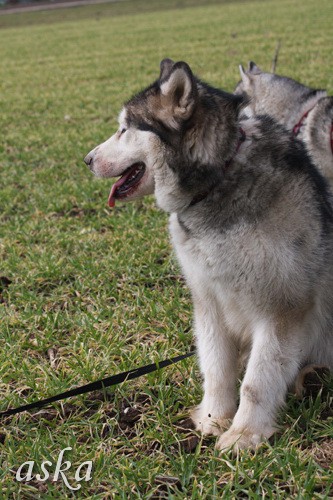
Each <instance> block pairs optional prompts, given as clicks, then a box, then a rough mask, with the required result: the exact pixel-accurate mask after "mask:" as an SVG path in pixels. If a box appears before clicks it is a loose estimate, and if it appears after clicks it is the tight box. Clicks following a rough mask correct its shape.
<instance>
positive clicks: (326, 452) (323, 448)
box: [309, 438, 333, 469]
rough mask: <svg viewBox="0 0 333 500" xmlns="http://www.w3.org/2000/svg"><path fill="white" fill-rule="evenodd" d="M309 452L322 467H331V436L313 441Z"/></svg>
mask: <svg viewBox="0 0 333 500" xmlns="http://www.w3.org/2000/svg"><path fill="white" fill-rule="evenodd" d="M309 451H310V454H311V455H312V457H313V458H314V459H315V461H316V462H317V464H319V465H320V466H321V467H323V469H332V464H333V438H329V439H325V440H324V441H321V442H320V443H313V445H312V446H311V448H310V450H309Z"/></svg>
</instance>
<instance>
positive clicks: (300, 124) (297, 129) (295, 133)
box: [292, 107, 313, 137]
mask: <svg viewBox="0 0 333 500" xmlns="http://www.w3.org/2000/svg"><path fill="white" fill-rule="evenodd" d="M312 110H313V107H312V108H310V109H308V110H307V111H306V112H305V113H304V115H302V117H301V119H300V121H299V122H297V123H296V125H295V126H294V128H293V132H292V135H293V137H297V136H298V134H299V133H300V131H301V128H302V127H303V125H304V122H305V120H306V119H307V117H308V114H309V113H310V111H312Z"/></svg>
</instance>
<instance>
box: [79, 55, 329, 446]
mask: <svg viewBox="0 0 333 500" xmlns="http://www.w3.org/2000/svg"><path fill="white" fill-rule="evenodd" d="M242 106H243V98H242V97H241V96H237V95H233V94H228V93H226V92H223V91H222V90H218V89H215V88H212V87H210V86H209V85H207V84H206V83H203V82H201V81H200V80H199V79H198V78H196V77H195V76H194V75H193V74H192V71H191V69H190V67H189V66H188V65H187V64H186V63H185V62H177V63H174V62H173V61H171V60H170V59H166V60H164V61H162V63H161V72H160V76H159V78H158V80H156V81H155V82H154V83H153V84H152V85H150V86H149V87H148V88H146V89H145V90H143V91H142V92H140V93H139V94H137V95H136V96H135V97H133V98H132V99H130V100H129V101H128V102H127V103H126V104H125V106H124V108H123V110H122V112H121V113H120V118H119V129H118V131H117V132H116V133H115V134H114V135H113V136H112V137H111V138H110V139H108V140H107V141H106V142H104V143H103V144H100V145H99V146H97V147H96V148H95V149H93V150H92V151H91V152H90V153H89V154H88V155H87V157H86V158H85V162H86V163H87V164H88V165H89V167H90V169H91V170H92V171H93V172H94V173H95V174H96V175H97V176H100V177H119V180H117V181H116V183H115V184H114V185H113V187H112V189H111V192H110V196H109V205H110V206H114V204H115V202H116V201H118V200H119V201H129V200H133V199H135V198H138V197H139V196H143V195H146V194H152V193H154V194H155V197H156V200H157V204H158V205H159V206H160V207H161V208H162V209H163V210H165V211H167V212H169V213H170V214H171V215H170V233H171V238H172V242H173V245H174V248H175V250H176V253H177V256H178V259H179V262H180V264H181V266H182V268H183V271H184V273H185V276H186V279H187V283H188V285H189V287H190V289H191V292H192V296H193V302H194V310H195V333H196V339H197V347H198V354H199V361H200V367H201V371H202V373H203V377H204V396H203V400H202V402H201V404H200V405H199V406H198V407H197V408H196V409H195V410H194V412H193V414H192V418H193V420H194V422H195V425H196V428H197V429H199V430H201V431H202V432H203V433H205V434H215V435H218V436H219V439H218V442H217V446H218V448H220V449H224V448H228V447H230V446H233V447H234V449H235V450H237V449H240V448H246V447H255V446H257V445H258V444H259V443H260V442H261V441H262V440H264V439H265V438H268V437H270V436H271V435H272V434H273V433H274V431H275V430H276V425H277V424H276V416H277V413H278V410H279V409H280V408H281V407H282V406H283V404H284V401H285V397H286V392H287V389H288V387H291V386H293V384H294V383H295V380H296V379H297V377H298V375H299V373H300V372H301V370H302V369H303V368H304V367H305V366H307V365H309V364H316V365H322V366H327V367H330V368H331V369H332V368H333V251H332V250H333V211H332V200H331V198H330V195H329V192H328V188H327V184H326V181H325V180H324V178H323V177H322V176H321V174H320V173H319V172H318V170H317V168H316V167H315V166H314V165H313V163H312V162H311V160H310V159H309V157H308V155H307V153H306V151H305V149H304V147H303V144H302V143H301V142H300V141H298V140H297V139H294V138H291V137H290V133H289V132H287V131H286V130H285V129H284V128H283V127H281V126H280V125H279V124H277V123H276V122H275V121H273V119H271V118H269V117H263V116H261V117H255V116H254V117H250V118H244V119H243V118H242V117H241V110H242ZM240 359H242V360H243V362H245V363H246V370H245V375H244V378H243V383H242V386H241V396H240V402H239V405H238V408H237V391H236V383H237V377H238V369H239V366H240V364H239V360H240ZM231 420H232V422H231V424H230V421H231Z"/></svg>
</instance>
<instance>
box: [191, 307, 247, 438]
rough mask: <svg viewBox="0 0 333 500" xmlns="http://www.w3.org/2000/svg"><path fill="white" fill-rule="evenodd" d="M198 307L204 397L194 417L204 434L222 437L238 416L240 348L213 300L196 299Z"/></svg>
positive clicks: (199, 349)
mask: <svg viewBox="0 0 333 500" xmlns="http://www.w3.org/2000/svg"><path fill="white" fill-rule="evenodd" d="M194 306H195V307H194V308H195V329H196V336H197V347H198V354H199V362H200V368H201V372H202V374H203V377H204V396H203V399H202V402H201V403H200V405H199V406H197V407H196V408H194V410H193V411H192V414H191V418H192V420H193V422H194V424H195V427H196V429H197V430H199V431H201V432H202V433H203V434H214V435H220V434H221V433H222V432H223V431H224V430H225V429H226V428H228V427H229V425H230V422H231V419H232V418H233V417H234V415H235V413H236V403H237V393H236V381H237V357H238V351H237V346H236V344H235V342H234V340H233V339H232V337H231V336H229V335H228V334H227V328H226V326H225V324H224V319H223V317H221V313H220V312H218V308H217V307H216V304H215V301H214V300H213V299H212V300H210V301H209V302H208V301H207V300H204V301H199V300H198V301H196V300H194Z"/></svg>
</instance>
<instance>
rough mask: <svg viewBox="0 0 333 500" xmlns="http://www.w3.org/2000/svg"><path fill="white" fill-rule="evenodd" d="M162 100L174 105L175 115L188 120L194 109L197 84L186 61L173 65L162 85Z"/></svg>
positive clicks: (168, 104)
mask: <svg viewBox="0 0 333 500" xmlns="http://www.w3.org/2000/svg"><path fill="white" fill-rule="evenodd" d="M160 89H161V95H162V102H163V101H164V104H165V105H167V106H171V107H172V111H173V114H174V116H175V117H177V118H180V119H184V120H187V119H188V118H189V117H190V116H191V114H192V112H193V109H194V106H195V103H196V98H197V93H198V90H197V86H196V83H195V79H194V76H193V73H192V71H191V68H190V67H189V65H188V64H186V63H185V62H177V63H176V64H174V65H173V67H172V69H171V73H170V74H169V76H168V77H167V79H166V80H165V81H162V83H161V85H160Z"/></svg>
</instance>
